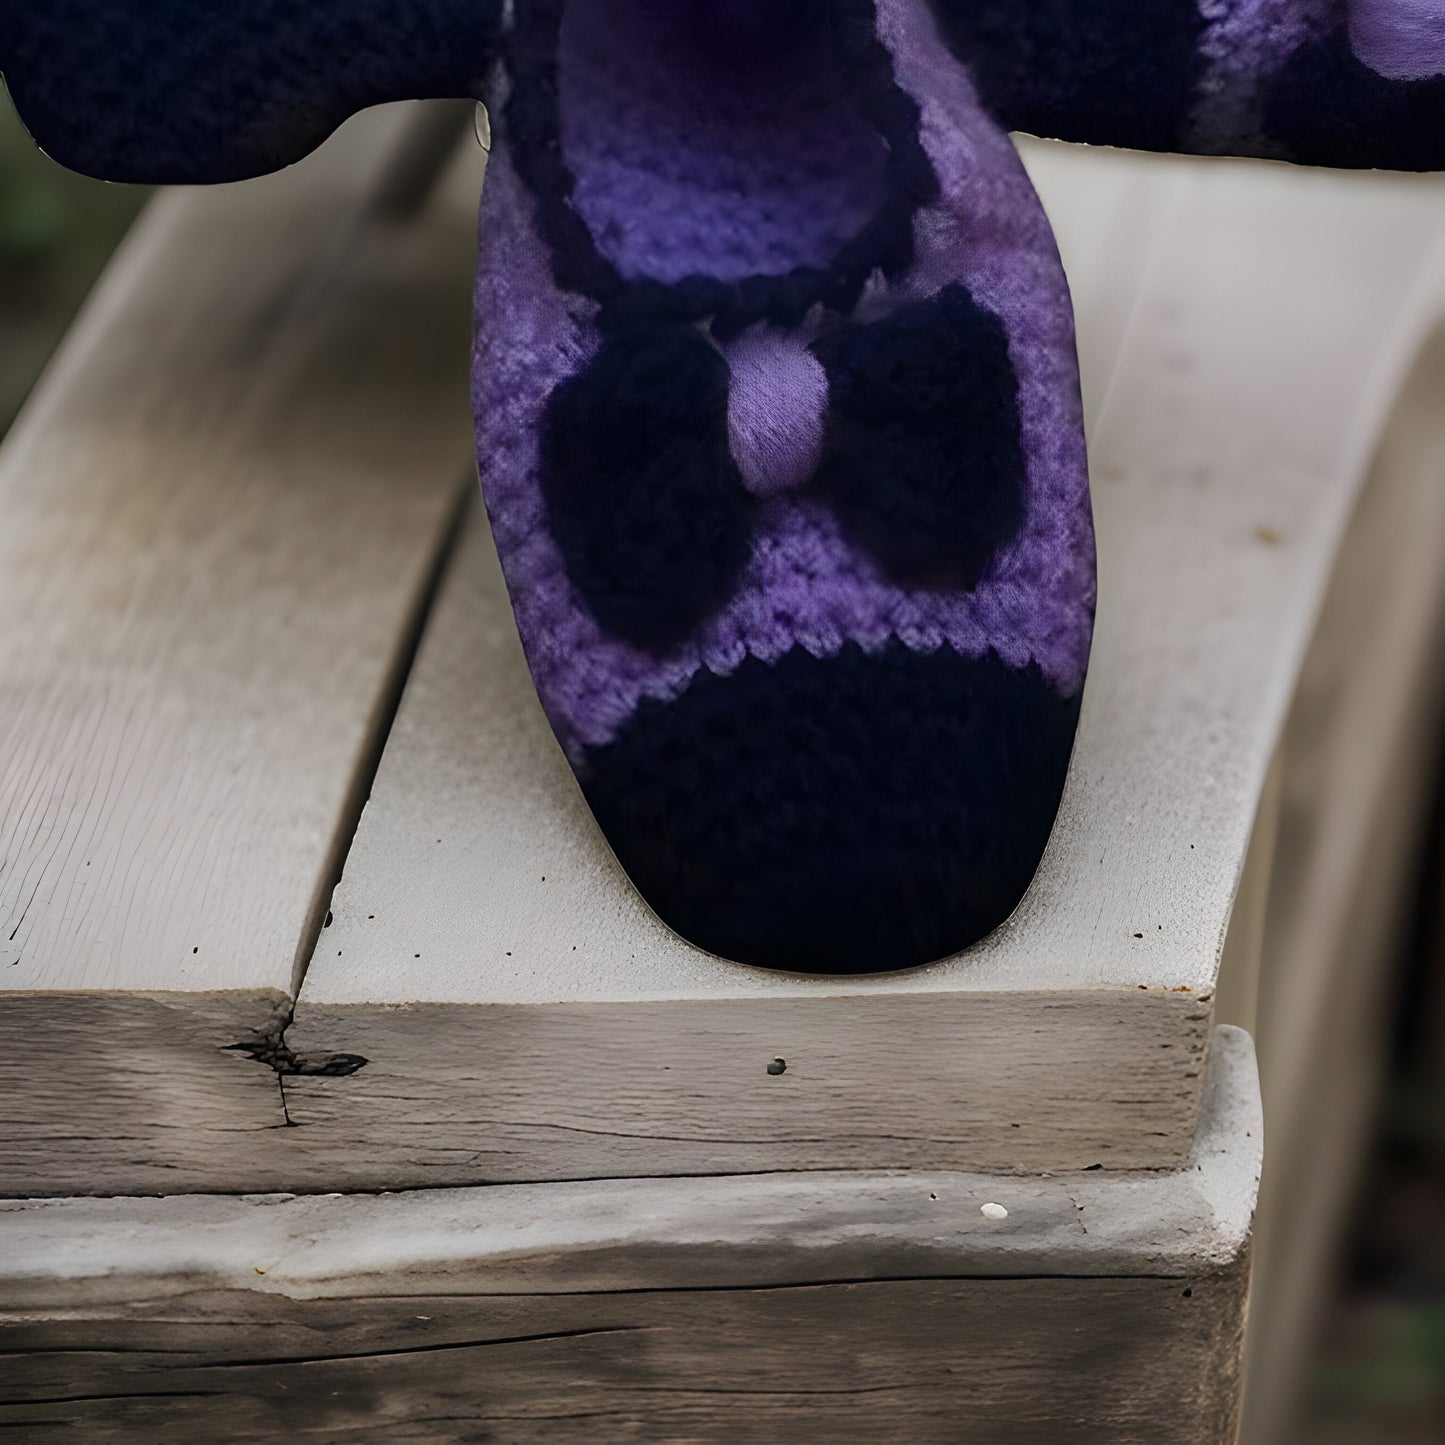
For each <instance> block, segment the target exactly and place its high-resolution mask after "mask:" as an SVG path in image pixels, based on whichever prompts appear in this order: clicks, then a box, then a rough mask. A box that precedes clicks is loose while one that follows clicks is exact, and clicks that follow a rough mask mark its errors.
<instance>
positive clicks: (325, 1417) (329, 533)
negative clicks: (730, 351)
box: [0, 107, 1445, 1441]
mask: <svg viewBox="0 0 1445 1445" xmlns="http://www.w3.org/2000/svg"><path fill="white" fill-rule="evenodd" d="M418 124H421V125H427V124H428V122H425V121H421V122H419V121H418V120H417V118H416V115H415V113H414V110H413V108H410V107H398V108H392V109H387V110H382V111H376V112H372V113H369V114H367V115H365V116H362V117H359V118H357V119H356V120H354V121H353V122H351V123H350V124H349V125H348V126H347V127H346V128H344V130H343V131H342V132H341V133H339V134H338V135H337V137H335V138H334V139H333V140H332V141H331V142H330V143H328V145H327V146H326V147H324V148H323V150H322V151H320V152H319V153H318V154H317V155H316V156H314V157H312V158H311V159H310V160H308V161H307V162H305V163H303V164H302V165H300V166H298V167H296V168H294V169H293V170H291V171H289V172H286V173H284V174H282V175H279V176H276V177H272V178H269V179H267V180H264V181H259V182H250V183H247V184H245V185H241V186H237V187H232V188H225V189H221V190H216V191H209V192H176V193H171V194H167V195H164V196H162V197H160V198H158V199H157V200H156V201H155V202H154V203H153V204H152V206H151V207H150V209H149V211H148V212H147V214H146V215H145V217H144V218H143V220H142V222H141V223H140V225H139V226H138V227H137V229H136V231H135V233H134V234H133V235H132V236H131V238H130V239H129V241H128V242H127V244H126V246H125V247H124V248H123V250H122V252H121V254H120V255H119V256H118V257H117V259H116V261H115V263H114V264H113V266H112V268H111V271H110V273H109V274H108V276H107V278H106V280H105V281H104V282H103V284H102V285H101V287H100V288H99V289H98V291H97V293H96V295H95V296H94V297H93V298H92V300H91V302H90V303H89V305H88V308H87V310H86V312H85V313H84V315H83V316H82V318H81V320H80V321H79V323H78V324H77V326H76V328H75V330H74V332H73V334H72V336H71V338H70V340H69V342H68V344H67V346H66V348H65V349H64V351H63V353H62V355H61V356H60V358H59V359H58V360H57V362H56V363H55V364H54V365H53V367H52V369H51V371H50V373H49V375H48V376H47V378H46V379H45V381H44V383H43V384H42V386H41V387H40V388H39V390H38V393H37V395H36V396H35V397H34V398H33V400H32V401H31V403H30V404H29V406H28V408H27V410H26V412H25V413H24V415H23V417H22V419H21V421H20V423H19V424H18V425H17V427H16V429H15V431H14V432H13V433H12V435H11V437H10V438H9V440H8V441H7V443H6V445H5V448H4V450H3V452H0V515H3V516H4V518H5V526H4V530H3V533H0V615H3V616H4V617H5V618H7V619H8V621H7V624H6V626H5V627H4V628H0V735H3V736H4V737H5V738H6V739H7V745H6V746H5V748H4V751H3V753H0V985H3V987H4V989H5V993H4V994H3V996H0V1087H3V1089H4V1097H5V1098H6V1100H7V1108H6V1109H5V1111H4V1112H5V1121H4V1124H3V1126H0V1193H3V1194H5V1195H7V1196H10V1198H11V1200H12V1201H13V1202H11V1203H8V1204H0V1327H3V1332H4V1333H5V1335H6V1336H7V1337H8V1338H10V1339H12V1340H13V1341H14V1342H15V1343H14V1344H13V1345H12V1346H11V1347H12V1348H14V1349H16V1350H17V1352H18V1353H17V1354H16V1356H14V1357H13V1358H12V1360H11V1362H10V1365H11V1367H9V1368H7V1370H6V1373H5V1376H4V1379H3V1381H0V1401H3V1403H0V1423H5V1424H14V1425H18V1426H21V1427H22V1428H23V1427H26V1426H29V1427H32V1428H35V1429H37V1430H39V1429H41V1428H43V1427H45V1426H54V1427H57V1428H59V1427H60V1426H61V1425H62V1424H63V1423H69V1424H70V1425H71V1426H72V1427H82V1426H83V1428H85V1429H87V1430H89V1431H92V1432H95V1438H118V1439H130V1438H135V1439H149V1438H151V1437H152V1436H153V1435H154V1434H155V1433H156V1431H157V1430H158V1429H159V1427H160V1426H161V1425H163V1424H166V1423H168V1422H179V1423H180V1424H181V1425H182V1428H183V1429H184V1431H185V1433H187V1434H194V1435H197V1436H205V1437H209V1438H218V1439H253V1438H254V1439H267V1438H271V1437H272V1436H273V1435H274V1434H275V1433H276V1432H277V1431H278V1430H281V1429H286V1430H308V1429H309V1430H313V1431H318V1432H321V1433H323V1434H325V1436H326V1438H348V1437H349V1436H352V1435H357V1436H365V1435H368V1434H369V1435H371V1436H372V1437H373V1438H387V1439H391V1438H395V1439H409V1438H415V1439H429V1440H430V1439H458V1440H464V1439H467V1440H469V1439H496V1440H503V1441H511V1440H518V1441H526V1440H533V1439H537V1440H541V1439H549V1440H554V1439H559V1438H577V1439H596V1438H608V1439H638V1440H642V1439H649V1440H702V1439H715V1438H716V1439H722V1438H725V1437H729V1436H731V1435H732V1434H734V1433H735V1432H737V1431H739V1430H747V1431H751V1432H752V1433H753V1434H754V1435H756V1436H758V1437H759V1438H762V1439H774V1438H776V1439H785V1438H789V1439H819V1440H830V1441H831V1440H842V1439H859V1440H874V1439H886V1438H899V1439H903V1438H906V1439H910V1440H915V1439H916V1440H933V1439H938V1440H952V1439H957V1438H958V1430H959V1428H960V1424H959V1422H960V1420H961V1419H963V1418H970V1419H972V1420H975V1421H977V1422H978V1428H979V1429H980V1431H981V1432H982V1437H983V1438H989V1439H999V1440H1005V1439H1007V1440H1010V1441H1012V1440H1035V1439H1038V1440H1059V1439H1071V1440H1072V1439H1078V1440H1086V1439H1087V1440H1100V1441H1105V1440H1108V1441H1115V1440H1140V1441H1165V1440H1181V1441H1185V1440H1187V1441H1216V1440H1225V1439H1229V1438H1232V1434H1233V1431H1234V1428H1235V1421H1236V1418H1237V1415H1238V1411H1239V1403H1240V1394H1241V1384H1240V1382H1241V1376H1242V1361H1243V1351H1242V1343H1241V1342H1242V1339H1243V1334H1244V1313H1245V1302H1246V1296H1247V1286H1248V1277H1249V1256H1250V1220H1251V1217H1252V1213H1253V1208H1254V1194H1255V1183H1256V1179H1257V1175H1258V1161H1259V1150H1260V1147H1261V1146H1260V1128H1259V1118H1258V1094H1257V1086H1256V1082H1255V1073H1254V1063H1253V1051H1252V1046H1251V1043H1250V1040H1249V1038H1248V1037H1247V1036H1246V1035H1245V1034H1244V1033H1242V1032H1240V1031H1239V1030H1237V1029H1230V1028H1228V1027H1221V1026H1222V1025H1224V1026H1227V1025H1230V1024H1239V1025H1242V1026H1243V1027H1244V1028H1246V1029H1248V1030H1250V1031H1252V1032H1254V1033H1256V1034H1257V1036H1258V1038H1259V1044H1260V1058H1261V1067H1262V1071H1263V1076H1264V1084H1265V1087H1264V1110H1265V1118H1266V1120H1267V1122H1268V1125H1269V1130H1270V1145H1269V1151H1268V1155H1267V1160H1268V1167H1267V1170H1266V1176H1265V1180H1266V1182H1265V1192H1264V1198H1263V1203H1262V1210H1261V1215H1260V1242H1259V1251H1258V1252H1259V1274H1258V1288H1257V1290H1256V1303H1255V1307H1254V1316H1255V1321H1254V1325H1253V1327H1252V1339H1253V1340H1254V1341H1256V1342H1258V1341H1265V1340H1267V1341H1268V1347H1269V1356H1270V1360H1271V1365H1270V1368H1269V1369H1268V1370H1267V1371H1266V1370H1255V1371H1254V1377H1253V1380H1252V1382H1251V1385H1250V1390H1249V1405H1248V1411H1247V1433H1248V1434H1249V1436H1250V1438H1251V1439H1254V1440H1259V1441H1269V1440H1274V1439H1280V1438H1286V1437H1284V1436H1282V1435H1281V1434H1280V1432H1281V1431H1282V1430H1284V1429H1285V1428H1286V1426H1287V1421H1288V1416H1289V1410H1290V1406H1291V1401H1292V1399H1293V1397H1294V1394H1295V1391H1296V1388H1297V1384H1298V1380H1299V1378H1300V1374H1301V1371H1302V1369H1303V1362H1304V1359H1305V1357H1306V1352H1307V1347H1308V1346H1307V1342H1308V1324H1309V1321H1310V1319H1311V1317H1312V1315H1313V1313H1314V1312H1315V1306H1316V1301H1317V1297H1318V1290H1319V1288H1320V1287H1321V1281H1322V1279H1323V1272H1322V1261H1323V1260H1324V1259H1326V1258H1327V1256H1328V1251H1329V1247H1330V1242H1331V1240H1332V1238H1333V1236H1334V1233H1335V1231H1336V1229H1337V1227H1338V1219H1339V1213H1340V1208H1341V1201H1342V1200H1343V1198H1344V1197H1345V1192H1346V1190H1347V1187H1348V1180H1349V1178H1350V1175H1351V1170H1352V1167H1353V1159H1354V1157H1355V1155H1356V1153H1357V1151H1358V1147H1359V1139H1360V1137H1361V1133H1362V1129H1363V1125H1364V1120H1365V1118H1366V1115H1367V1111H1368V1105H1369V1099H1370V1096H1371V1089H1372V1079H1373V1073H1374V1068H1375V1064H1374V1055H1375V1053H1376V1052H1377V1050H1378V1046H1379V1038H1380V1030H1379V1029H1378V1028H1377V1027H1376V1026H1375V1024H1374V1022H1373V1018H1374V1013H1375V1011H1377V1010H1378V1009H1379V1008H1380V1006H1381V1003H1382V999H1383V989H1382V984H1381V979H1382V977H1383V972H1382V969H1381V967H1380V965H1381V963H1382V961H1383V960H1384V958H1385V957H1386V954H1387V950H1388V947H1389V941H1390V932H1391V927H1390V926H1391V922H1392V919H1393V916H1394V913H1395V912H1396V910H1397V904H1398V899H1399V895H1400V890H1401V888H1402V886H1403V880H1404V878H1405V877H1406V876H1407V874H1408V871H1409V868H1408V865H1409V858H1410V852H1411V847H1412V841H1413V838H1414V836H1415V834H1416V831H1417V829H1418V826H1419V821H1420V813H1421V801H1422V800H1421V799H1420V796H1419V794H1420V788H1419V779H1420V777H1421V776H1422V773H1423V763H1422V760H1423V758H1424V757H1425V756H1426V754H1427V751H1428V748H1429V746H1430V739H1431V736H1432V729H1433V728H1435V727H1436V726H1437V725H1438V721H1439V716H1440V701H1441V700H1440V679H1439V673H1440V668H1439V667H1438V658H1439V656H1440V655H1441V643H1442V638H1445V632H1442V617H1445V487H1442V486H1441V484H1440V477H1441V474H1442V471H1445V422H1442V420H1441V418H1440V417H1439V416H1437V414H1436V413H1437V412H1438V410H1439V409H1438V407H1437V406H1435V405H1434V404H1433V403H1434V398H1435V397H1437V396H1438V395H1439V388H1440V386H1441V384H1442V382H1445V339H1442V334H1441V333H1439V331H1438V328H1439V325H1440V322H1441V318H1442V314H1445V189H1442V187H1441V185H1440V184H1439V183H1438V182H1435V181H1432V180H1419V179H1414V178H1402V177H1385V176H1379V177H1368V176H1365V177H1362V176H1348V177H1345V176H1332V175H1327V174H1321V173H1313V172H1298V171H1290V170H1287V169H1284V168H1280V167H1274V166H1263V165H1242V164H1232V163H1223V162H1222V163H1213V162H1175V161H1170V160H1158V159H1146V158H1142V157H1137V156H1127V155H1121V154H1114V153H1107V152H1085V151H1079V150H1068V149H1066V148H1062V147H1045V146H1043V145H1039V144H1035V143H1030V144H1028V146H1027V150H1026V154H1027V158H1028V159H1029V162H1030V165H1031V168H1032V169H1033V171H1034V173H1035V175H1036V178H1037V180H1038V182H1039V185H1040V189H1041V191H1042V193H1043V195H1044V197H1045V200H1046V203H1047V204H1048V206H1049V209H1050V212H1051V214H1052V215H1053V217H1054V219H1055V223H1056V227H1057V230H1058V233H1059V237H1060V245H1061V249H1062V250H1063V253H1064V259H1065V263H1066V266H1067V268H1068V270H1069V274H1070V278H1071V282H1072V285H1073V287H1074V291H1075V296H1076V302H1077V306H1078V312H1079V325H1080V342H1081V355H1082V361H1083V373H1084V384H1085V396H1086V405H1087V408H1088V412H1089V416H1090V424H1091V443H1092V450H1093V471H1094V478H1095V485H1094V496H1095V508H1096V513H1097V520H1098V525H1099V537H1100V561H1101V591H1100V614H1099V632H1098V639H1097V644H1096V650H1095V660H1094V664H1093V669H1092V671H1091V674H1090V680H1089V684H1088V689H1087V691H1086V696H1085V704H1084V718H1083V724H1082V729H1081V734H1080V740H1079V746H1078V749H1077V752H1076V755H1075V759H1074V765H1073V769H1072V772H1071V776H1070V784H1069V789H1068V793H1067V796H1066V799H1065V803H1064V808H1063V812H1062V816H1061V818H1060V822H1059V826H1058V828H1057V830H1056V833H1055V836H1054V838H1053V840H1052V842H1051V844H1050V848H1049V851H1048V854H1047V856H1046V858H1045V861H1044V864H1043V867H1042V869H1041V871H1040V874H1039V877H1038V879H1037V881H1036V883H1035V885H1034V888H1033V889H1032V890H1031V892H1030V894H1029V896H1028V898H1027V899H1026V901H1025V903H1024V905H1023V906H1022V907H1021V908H1020V910H1019V911H1018V913H1017V914H1016V915H1015V917H1014V918H1013V919H1012V920H1011V921H1010V922H1009V924H1008V925H1007V926H1006V927H1005V928H1003V929H1001V930H1000V931H999V932H998V933H997V934H996V935H994V936H993V937H992V938H990V939H989V940H987V941H986V942H985V943H983V944H982V945H980V946H979V947H978V948H976V949H974V950H971V951H970V952H968V953H966V954H964V955H962V956H960V957H958V958H955V959H952V960H948V961H946V962H944V963H940V964H938V965H935V966H933V967H931V968H928V969H923V970H919V971H917V972H914V973H910V974H907V975H901V976H883V977H872V978H858V979H837V980H827V979H817V978H802V977H791V976H786V975H779V974H770V973H764V972H760V971H757V970H752V969H747V968H742V967H739V966H736V965H732V964H728V963H724V962H722V961H720V960H718V959H715V958H712V957H710V956H708V955H705V954H703V953H701V952H699V951H698V950H696V949H693V948H691V947H690V946H688V945H687V944H685V943H683V942H682V941H681V940H679V939H677V938H676V937H675V936H673V935H671V934H670V933H668V932H667V930H666V929H664V928H663V927H662V926H661V925H660V924H659V923H658V922H657V921H656V920H655V919H654V918H653V917H652V915H651V914H650V913H649V912H648V910H647V909H646V907H645V906H644V905H643V904H642V903H641V901H640V900H639V899H638V897H637V895H636V894H635V892H634V891H633V890H632V889H631V887H630V885H629V884H628V883H627V881H626V879H625V878H624V877H623V876H622V875H621V873H620V870H619V869H618V867H617V865H616V863H615V861H614V860H613V859H612V857H611V855H610V853H609V852H608V850H607V849H606V847H605V845H604V844H603V842H602V840H601V838H600V835H599V834H598V832H597V830H596V828H595V826H594V825H593V823H592V822H591V820H590V817H589V815H588V814H587V812H586V809H585V807H584V806H583V804H582V802H581V800H580V797H579V795H578V794H577V792H576V789H575V786H574V785H573V783H572V781H571V778H570V775H569V774H568V772H567V770H566V768H565V765H564V764H563V762H562V759H561V757H560V754H559V753H558V751H557V749H556V747H555V744H554V743H553V742H552V740H551V737H550V734H549V733H548V732H547V730H546V727H545V724H544V722H543V720H542V718H541V714H540V711H539V709H538V707H537V704H536V701H535V699H534V697H533V695H532V693H531V691H530V686H529V683H528V679H527V676H526V670H525V666H524V664H523V662H522V658H521V653H520V648H519V646H518V643H517V641H516V637H515V632H514V630H513V627H512V623H511V619H510V614H509V612H508V610H507V608H506V605H505V596H504V591H503V588H502V586H501V582H500V576H499V572H498V570H497V567H496V562H495V557H494V555H493V553H492V550H491V545H490V540H489V537H488V534H487V530H486V526H485V521H484V519H483V517H482V514H481V511H480V508H478V507H477V506H476V505H475V503H474V501H473V500H472V494H473V492H474V490H475V479H474V477H473V476H472V475H471V474H470V466H471V463H470V461H469V458H470V456H471V439H470V421H469V417H468V415H467V406H466V394H465V373H466V340H465V338H466V317H467V292H468V286H469V282H470V268H471V232H472V227H473V224H474V223H473V214H472V213H473V210H474V204H475V196H476V191H477V188H478V184H479V172H480V168H481V159H482V158H481V156H480V153H479V152H477V151H476V150H475V149H474V148H471V147H466V148H464V149H462V150H459V151H458V152H457V153H456V155H455V157H454V159H453V160H452V162H451V163H450V165H449V167H448V169H447V171H446V173H445V174H444V175H443V176H442V177H441V179H440V181H439V183H438V184H437V185H436V187H435V188H434V189H432V190H431V191H429V192H423V191H421V190H417V191H416V193H415V194H412V195H410V196H403V197H402V198H401V199H400V200H399V199H398V195H397V188H396V183H395V182H396V174H397V165H398V157H399V156H406V155H407V154H409V153H410V152H409V150H408V148H411V149H413V150H414V148H415V143H416V142H415V136H416V127H417V126H418ZM778 1059H782V1060H785V1061H786V1068H785V1070H783V1071H781V1072H779V1071H778V1069H777V1067H776V1065H775V1064H774V1061H775V1060H778ZM770 1066H772V1067H770ZM148 1196H162V1197H148ZM984 1205H989V1206H995V1205H996V1206H998V1207H999V1209H1001V1210H1003V1211H1006V1212H1004V1213H999V1209H990V1210H989V1211H988V1212H987V1213H985V1212H984V1211H983V1206H984ZM1258 1348H1259V1349H1261V1350H1262V1349H1264V1348H1265V1346H1264V1345H1262V1344H1261V1345H1259V1346H1258Z"/></svg>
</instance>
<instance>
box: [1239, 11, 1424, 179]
mask: <svg viewBox="0 0 1445 1445" xmlns="http://www.w3.org/2000/svg"><path fill="white" fill-rule="evenodd" d="M1264 129H1265V134H1266V135H1268V136H1269V137H1270V138H1271V139H1273V140H1276V141H1279V142H1280V143H1281V144H1282V145H1284V146H1285V147H1286V149H1287V150H1288V152H1289V156H1290V159H1291V160H1295V161H1302V162H1304V163H1306V164H1308V165H1316V166H1344V167H1348V168H1351V169H1354V168H1361V169H1368V168H1371V167H1376V166H1378V167H1384V168H1387V169H1391V170H1401V171H1438V170H1442V169H1445V77H1441V76H1432V77H1430V78H1428V79H1424V80H1389V79H1386V77H1384V76H1382V75H1379V74H1377V73H1376V72H1375V71H1373V70H1371V69H1370V67H1369V66H1367V65H1365V64H1363V63H1362V62H1361V61H1360V60H1358V59H1357V58H1356V56H1355V52H1354V50H1353V49H1352V48H1351V46H1350V40H1349V35H1348V33H1347V32H1346V30H1345V28H1344V27H1343V26H1341V27H1340V28H1339V29H1338V30H1335V31H1333V32H1332V33H1331V34H1329V35H1327V36H1323V37H1321V38H1319V39H1317V40H1311V41H1308V42H1306V43H1305V44H1304V45H1302V46H1301V47H1300V48H1299V49H1298V50H1296V51H1295V53H1294V54H1293V55H1292V56H1290V58H1289V61H1288V62H1287V63H1286V65H1285V67H1284V69H1283V70H1282V71H1281V72H1280V75H1279V77H1278V78H1277V80H1276V81H1275V84H1274V87H1273V89H1272V91H1271V93H1270V97H1269V105H1268V109H1267V111H1266V114H1265V125H1264Z"/></svg>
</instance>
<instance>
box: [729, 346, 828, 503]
mask: <svg viewBox="0 0 1445 1445" xmlns="http://www.w3.org/2000/svg"><path fill="white" fill-rule="evenodd" d="M808 340H809V337H808V334H807V332H806V330H804V331H802V332H793V333H788V332H783V331H779V330H777V329H776V328H774V327H771V326H768V325H767V324H766V323H759V324H758V325H757V326H754V327H752V328H751V329H750V330H748V331H745V332H744V333H743V334H742V335H741V336H740V337H738V339H737V340H736V341H735V342H733V344H732V345H731V346H729V347H728V348H727V359H728V366H729V368H730V369H731V371H732V381H731V383H730V385H729V387H728V441H729V445H730V447H731V450H732V454H733V460H734V461H735V462H736V463H737V464H738V471H739V472H740V473H741V474H742V479H743V486H745V487H746V488H747V489H748V491H750V492H751V493H752V494H753V495H754V496H755V497H772V496H776V495H778V494H779V493H780V492H787V491H791V490H792V489H793V488H794V487H801V486H803V485H804V484H805V483H807V482H808V481H810V480H811V479H812V476H813V473H814V472H815V471H817V469H818V459H819V458H820V457H821V456H822V454H823V436H824V426H825V416H824V413H825V412H826V410H827V407H828V374H827V373H826V372H825V371H824V370H823V364H822V362H820V361H819V360H818V358H817V357H816V356H814V355H813V353H812V352H811V351H810V350H809V349H808Z"/></svg>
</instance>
